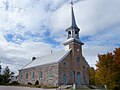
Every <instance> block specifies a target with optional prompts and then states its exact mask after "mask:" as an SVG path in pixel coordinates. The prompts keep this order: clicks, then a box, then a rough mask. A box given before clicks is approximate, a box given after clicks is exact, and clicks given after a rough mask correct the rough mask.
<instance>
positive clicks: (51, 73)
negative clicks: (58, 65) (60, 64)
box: [49, 68, 53, 79]
mask: <svg viewBox="0 0 120 90" xmlns="http://www.w3.org/2000/svg"><path fill="white" fill-rule="evenodd" d="M52 77H53V71H52V68H50V71H49V79H52Z"/></svg>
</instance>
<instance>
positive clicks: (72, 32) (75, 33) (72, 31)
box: [66, 0, 80, 40]
mask: <svg viewBox="0 0 120 90" xmlns="http://www.w3.org/2000/svg"><path fill="white" fill-rule="evenodd" d="M70 4H71V5H70V6H71V18H70V27H69V28H67V29H66V31H67V32H68V39H69V38H74V39H77V40H79V30H80V29H79V28H78V26H77V25H76V21H75V15H74V10H73V1H72V0H71V2H70Z"/></svg>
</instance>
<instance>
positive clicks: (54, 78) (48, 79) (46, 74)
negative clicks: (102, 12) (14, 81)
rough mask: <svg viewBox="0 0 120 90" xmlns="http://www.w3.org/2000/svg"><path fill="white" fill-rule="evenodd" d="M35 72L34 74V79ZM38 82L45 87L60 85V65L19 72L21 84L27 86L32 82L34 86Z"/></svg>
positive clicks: (48, 65) (54, 64)
mask: <svg viewBox="0 0 120 90" xmlns="http://www.w3.org/2000/svg"><path fill="white" fill-rule="evenodd" d="M41 71H42V78H40V72H41ZM50 71H52V75H51V76H50ZM33 72H34V79H33V78H32V75H33ZM27 74H28V75H27ZM27 76H28V77H27ZM37 80H38V81H39V85H44V86H56V85H58V64H57V63H53V64H47V65H42V66H37V67H33V68H28V69H22V70H19V79H18V81H19V83H21V84H27V83H28V82H30V83H32V84H33V85H34V84H35V82H36V81H37Z"/></svg>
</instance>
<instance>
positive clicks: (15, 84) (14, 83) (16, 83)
mask: <svg viewBox="0 0 120 90" xmlns="http://www.w3.org/2000/svg"><path fill="white" fill-rule="evenodd" d="M7 85H13V86H17V85H20V83H18V82H17V81H13V82H11V83H8V84H7Z"/></svg>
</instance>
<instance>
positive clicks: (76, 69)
mask: <svg viewBox="0 0 120 90" xmlns="http://www.w3.org/2000/svg"><path fill="white" fill-rule="evenodd" d="M69 46H70V48H71V49H72V50H71V53H70V54H69V55H68V56H67V57H66V58H65V59H64V60H63V61H61V62H59V85H63V84H65V82H64V81H65V80H64V74H65V75H66V84H73V83H76V84H78V83H79V84H89V75H88V69H89V65H88V64H87V62H86V60H85V58H84V57H83V55H82V46H81V45H80V44H77V43H73V42H72V43H71V44H69ZM78 57H79V58H78ZM77 58H78V59H77ZM65 63H66V64H65ZM78 73H80V80H78V75H77V74H78ZM79 81H80V82H79Z"/></svg>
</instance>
